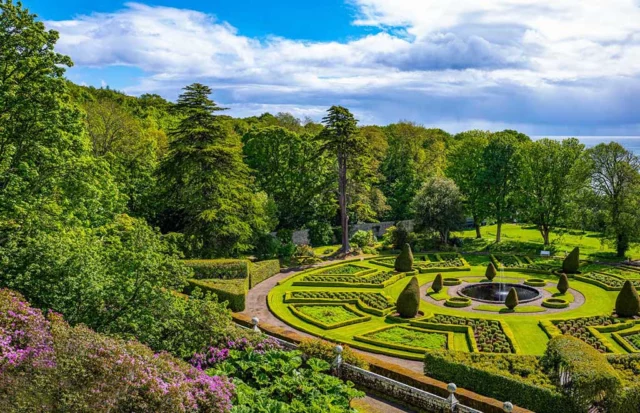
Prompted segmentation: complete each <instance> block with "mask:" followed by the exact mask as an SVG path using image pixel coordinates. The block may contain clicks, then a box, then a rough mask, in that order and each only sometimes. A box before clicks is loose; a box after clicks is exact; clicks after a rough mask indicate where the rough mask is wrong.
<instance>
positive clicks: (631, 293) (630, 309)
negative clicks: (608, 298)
mask: <svg viewBox="0 0 640 413" xmlns="http://www.w3.org/2000/svg"><path fill="white" fill-rule="evenodd" d="M638 300H639V299H638V292H637V291H636V288H635V287H634V286H633V284H631V281H629V280H627V281H625V282H624V285H623V286H622V290H620V293H618V298H616V313H617V314H618V316H619V317H633V316H634V315H636V314H638V311H640V301H638Z"/></svg>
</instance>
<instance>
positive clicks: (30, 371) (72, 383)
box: [0, 290, 234, 413]
mask: <svg viewBox="0 0 640 413" xmlns="http://www.w3.org/2000/svg"><path fill="white" fill-rule="evenodd" d="M0 310H1V311H0V313H1V314H0V337H1V338H2V344H0V368H1V369H2V371H1V374H0V411H7V409H8V411H12V409H16V408H19V410H25V411H44V412H46V411H91V412H107V411H109V412H161V411H162V412H165V411H166V412H196V411H198V412H210V413H226V412H228V411H230V409H231V407H232V406H231V399H232V397H233V392H234V386H233V384H232V383H231V382H230V381H229V380H228V379H227V378H226V377H220V376H209V375H207V374H205V373H204V372H203V371H202V370H199V369H197V368H195V367H193V366H190V365H189V364H188V363H185V362H183V361H181V360H179V359H176V358H174V357H172V356H171V355H169V354H168V353H154V352H153V351H152V350H151V349H149V348H148V347H146V346H144V345H142V344H140V343H139V342H137V341H124V340H121V339H116V338H111V337H107V336H104V335H102V334H99V333H96V332H94V331H92V330H91V329H89V328H87V327H85V326H83V325H78V326H76V327H71V326H69V325H68V324H67V323H66V322H65V321H64V320H63V318H62V316H61V315H59V314H55V313H51V314H49V316H48V317H47V318H46V319H45V318H44V317H43V316H42V313H41V312H40V311H39V310H35V309H32V308H31V307H30V306H29V304H28V303H25V302H24V300H23V299H22V297H20V296H19V295H18V294H16V293H12V292H10V291H8V290H0Z"/></svg>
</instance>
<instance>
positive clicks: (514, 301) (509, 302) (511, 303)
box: [504, 287, 519, 310]
mask: <svg viewBox="0 0 640 413" xmlns="http://www.w3.org/2000/svg"><path fill="white" fill-rule="evenodd" d="M518 304H519V303H518V292H517V291H516V289H515V288H513V287H511V289H510V290H509V294H507V299H506V300H505V301H504V305H506V306H507V308H508V309H509V310H513V309H514V308H516V306H517V305H518Z"/></svg>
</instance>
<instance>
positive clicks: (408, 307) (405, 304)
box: [396, 277, 420, 318]
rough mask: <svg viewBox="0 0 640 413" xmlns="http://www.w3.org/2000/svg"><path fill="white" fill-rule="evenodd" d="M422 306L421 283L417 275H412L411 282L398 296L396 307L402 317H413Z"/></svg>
mask: <svg viewBox="0 0 640 413" xmlns="http://www.w3.org/2000/svg"><path fill="white" fill-rule="evenodd" d="M419 307H420V284H419V283H418V278H417V277H412V278H411V281H409V284H407V286H406V287H404V290H402V292H401V293H400V296H398V301H397V302H396V309H397V310H398V314H400V317H402V318H413V317H415V316H416V314H418V309H419Z"/></svg>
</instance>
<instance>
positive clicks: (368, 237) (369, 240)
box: [351, 230, 375, 248]
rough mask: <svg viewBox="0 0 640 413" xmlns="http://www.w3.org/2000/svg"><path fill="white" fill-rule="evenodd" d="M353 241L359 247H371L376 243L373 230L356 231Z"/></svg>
mask: <svg viewBox="0 0 640 413" xmlns="http://www.w3.org/2000/svg"><path fill="white" fill-rule="evenodd" d="M351 243H352V244H353V245H355V246H357V247H358V248H364V247H371V246H372V245H373V244H374V243H375V237H374V236H373V231H362V230H360V231H356V233H355V234H353V235H352V236H351Z"/></svg>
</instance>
